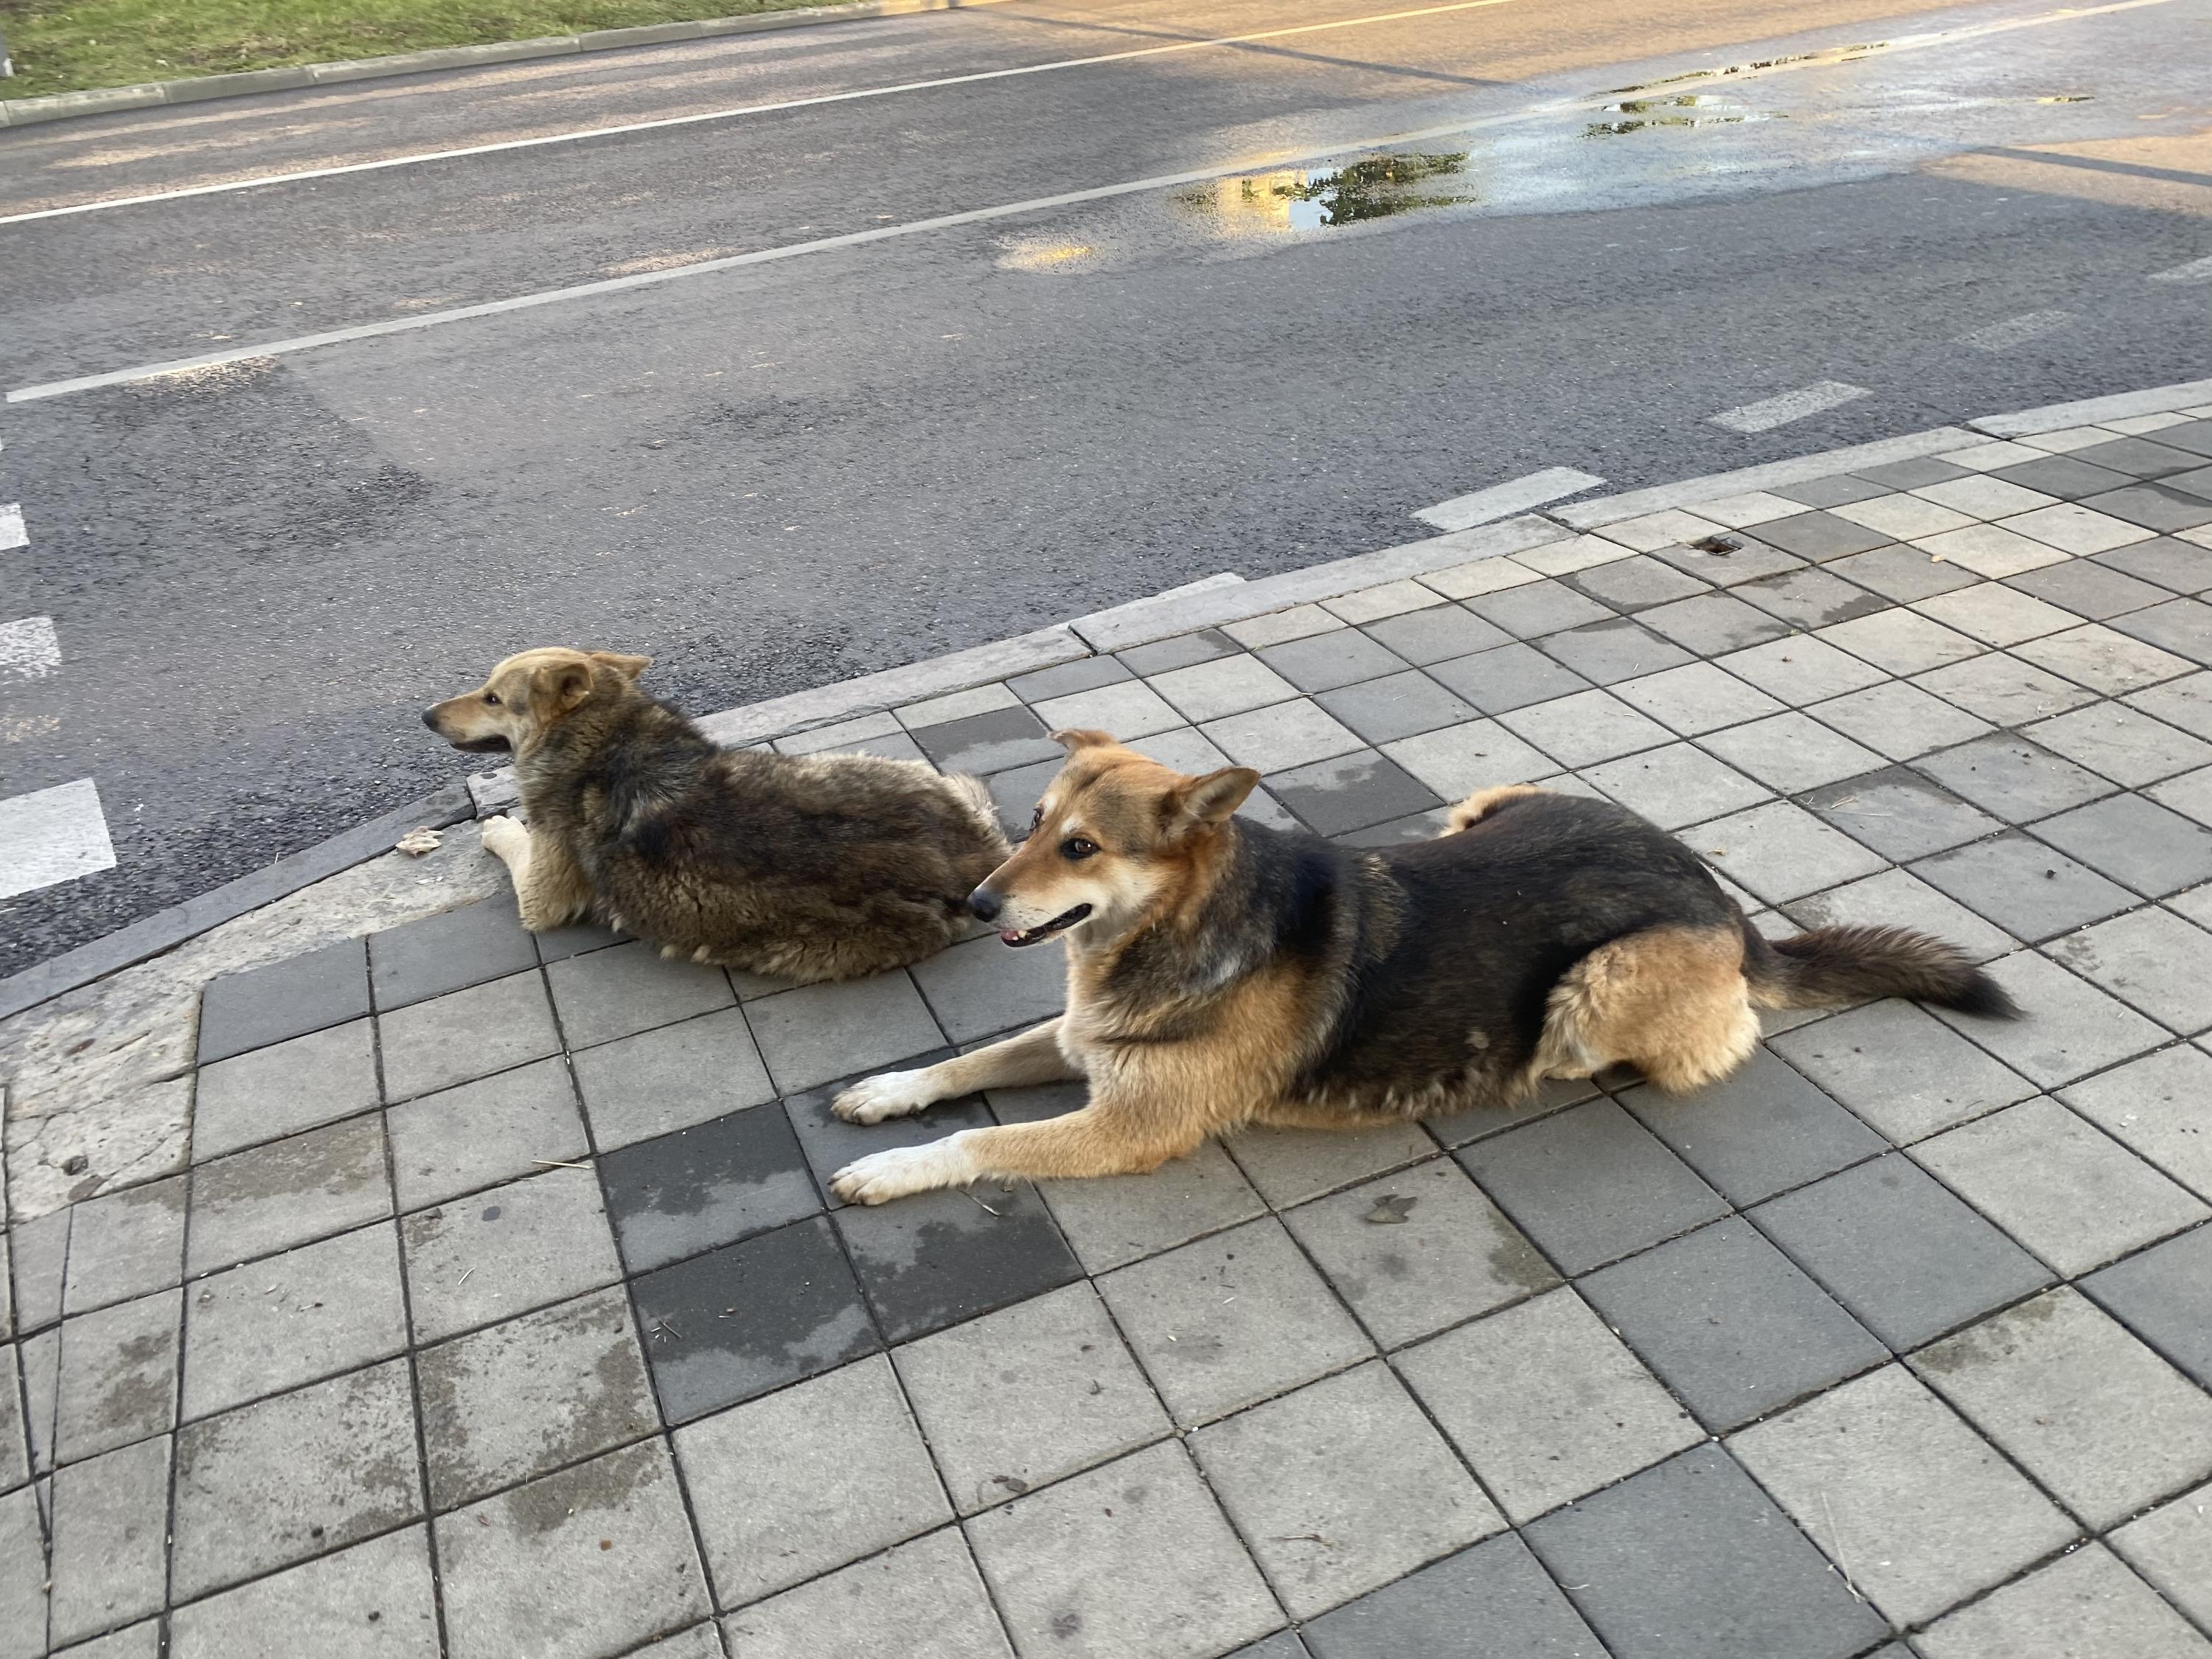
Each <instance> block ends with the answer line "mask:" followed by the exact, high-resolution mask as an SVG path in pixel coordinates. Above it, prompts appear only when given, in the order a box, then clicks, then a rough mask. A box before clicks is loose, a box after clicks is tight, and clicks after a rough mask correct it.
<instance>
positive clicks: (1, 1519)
mask: <svg viewBox="0 0 2212 1659" xmlns="http://www.w3.org/2000/svg"><path fill="white" fill-rule="evenodd" d="M0 1549H4V1550H5V1551H6V1552H7V1559H9V1561H11V1562H15V1563H18V1564H19V1565H18V1567H17V1569H16V1570H15V1571H12V1572H10V1573H9V1575H8V1576H7V1577H5V1578H0V1631H5V1632H8V1639H9V1643H10V1644H12V1645H11V1647H10V1649H9V1653H10V1659H15V1656H24V1659H40V1655H42V1654H43V1653H44V1652H45V1650H46V1591H47V1582H46V1581H47V1574H48V1571H49V1563H48V1560H47V1557H46V1528H45V1526H44V1525H43V1524H42V1522H41V1519H40V1508H39V1495H38V1493H36V1492H33V1491H32V1490H31V1488H29V1487H28V1486H26V1487H24V1488H22V1489H21V1491H19V1492H11V1493H9V1495H8V1496H6V1497H4V1498H0ZM159 1595H160V1591H159V1590H158V1589H157V1590H156V1591H155V1596H156V1598H157V1599H156V1602H155V1605H157V1606H158V1605H159V1600H158V1598H159ZM159 1646H160V1643H159V1641H158V1640H157V1641H156V1643H155V1647H156V1649H158V1648H159Z"/></svg>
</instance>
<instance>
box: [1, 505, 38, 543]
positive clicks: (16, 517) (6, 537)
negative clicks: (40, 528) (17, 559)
mask: <svg viewBox="0 0 2212 1659" xmlns="http://www.w3.org/2000/svg"><path fill="white" fill-rule="evenodd" d="M30 544H31V532H29V531H27V530H26V529H24V528H23V509H22V507H21V506H20V505H18V504H17V503H16V502H14V501H8V502H4V503H0V553H5V552H6V551H8V550H9V549H10V548H15V547H28V546H29V545H30Z"/></svg>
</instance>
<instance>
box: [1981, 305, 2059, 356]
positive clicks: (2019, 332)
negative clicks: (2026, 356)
mask: <svg viewBox="0 0 2212 1659" xmlns="http://www.w3.org/2000/svg"><path fill="white" fill-rule="evenodd" d="M2074 320H2075V319H2074V313H2072V312H2070V311H2030V312H2026V313H2022V314H2021V315H2020V316H2018V317H2008V318H2006V319H2004V320H2003V321H2002V322H2001V323H1991V324H1990V325H1988V326H1987V327H1985V328H1977V329H1970V330H1968V331H1966V333H1964V334H1961V335H1960V336H1958V337H1956V338H1954V340H1953V341H1952V342H1951V343H1952V344H1953V345H1962V346H1972V348H1973V349H1975V350H1976V351H2009V350H2011V349H2013V347H2015V346H2016V345H2026V344H2027V343H2028V342H2029V341H2030V340H2040V339H2041V338H2043V337H2044V336H2045V335H2046V334H2056V333H2057V332H2058V331H2059V330H2060V329H2062V328H2064V327H2066V326H2067V325H2069V324H2070V323H2072V322H2073V321H2074Z"/></svg>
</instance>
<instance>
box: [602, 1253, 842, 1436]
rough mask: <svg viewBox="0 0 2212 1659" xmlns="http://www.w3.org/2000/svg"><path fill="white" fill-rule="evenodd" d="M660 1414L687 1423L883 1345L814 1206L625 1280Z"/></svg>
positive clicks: (676, 1421)
mask: <svg viewBox="0 0 2212 1659" xmlns="http://www.w3.org/2000/svg"><path fill="white" fill-rule="evenodd" d="M630 1288H631V1292H632V1294H633V1295H634V1296H635V1298H636V1301H637V1323H638V1331H639V1334H640V1335H641V1337H642V1338H643V1340H644V1342H645V1355H646V1363H647V1364H649V1365H650V1366H651V1367H652V1368H653V1387H654V1389H656V1390H657V1391H658V1393H659V1396H660V1411H661V1415H662V1416H663V1417H665V1419H667V1420H668V1421H669V1422H671V1423H686V1422H689V1421H690V1420H691V1419H693V1418H695V1417H703V1416H705V1415H706V1414H707V1413H708V1412H711V1411H719V1410H720V1409H721V1408H722V1407H725V1406H733V1405H735V1404H736V1403H737V1402H738V1401H740V1400H750V1399H751V1398H752V1397H753V1396H754V1395H759V1394H766V1393H767V1392H768V1391H769V1389H778V1388H781V1387H782V1386H783V1385H784V1384H785V1383H796V1382H798V1381H799V1379H800V1378H801V1377H805V1376H814V1375H815V1374H816V1373H817V1372H820V1371H826V1370H829V1369H830V1368H831V1367H833V1366H836V1365H842V1364H844V1363H845V1362H846V1361H847V1360H848V1359H857V1358H860V1356H861V1355H862V1354H865V1353H873V1352H875V1351H876V1350H877V1349H878V1348H879V1347H881V1346H883V1344H882V1341H881V1340H880V1339H879V1338H878V1336H877V1335H876V1328H875V1326H874V1325H873V1324H872V1322H870V1320H869V1318H868V1312H867V1305H866V1302H865V1301H864V1300H863V1299H862V1297H861V1295H860V1285H859V1283H858V1282H857V1281H856V1280H855V1279H854V1277H853V1270H852V1268H851V1267H848V1265H847V1264H846V1261H845V1253H844V1251H843V1250H842V1249H840V1248H839V1246H838V1243H837V1238H836V1233H835V1232H834V1231H832V1230H831V1228H830V1225H829V1221H828V1220H827V1219H826V1218H823V1217H821V1216H816V1217H814V1218H812V1219H811V1220H807V1221H801V1222H798V1223H795V1224H794V1225H791V1226H788V1227H784V1228H781V1229H779V1230H777V1231H775V1232H769V1233H761V1234H758V1235H757V1236H756V1237H751V1238H748V1239H744V1240H742V1241H740V1242H739V1243H735V1244H726V1245H724V1246H723V1247H722V1248H721V1249H719V1250H711V1251H709V1252H708V1254H707V1255H698V1256H693V1257H692V1258H691V1259H690V1261H680V1262H678V1263H677V1264H676V1265H675V1266H674V1267H663V1268H661V1269H660V1270H659V1272H657V1273H647V1274H645V1275H644V1276H643V1277H642V1278H640V1279H635V1280H633V1281H632V1282H631V1286H630Z"/></svg>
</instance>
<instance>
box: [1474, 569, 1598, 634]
mask: <svg viewBox="0 0 2212 1659" xmlns="http://www.w3.org/2000/svg"><path fill="white" fill-rule="evenodd" d="M1467 608H1468V610H1470V611H1473V612H1474V614H1475V615H1476V616H1478V617H1482V618H1483V619H1484V620H1485V621H1486V622H1492V623H1497V624H1498V627H1500V628H1502V629H1504V630H1505V631H1506V632H1507V633H1509V634H1510V635H1513V636H1514V637H1515V638H1516V639H1521V640H1532V639H1536V638H1538V637H1540V636H1541V635H1546V634H1556V633H1558V632H1559V631H1560V630H1561V629H1567V628H1579V627H1581V626H1582V625H1583V623H1594V622H1602V621H1603V620H1605V619H1606V618H1607V617H1610V616H1612V615H1613V611H1612V610H1611V609H1610V608H1609V607H1607V606H1606V605H1600V604H1599V603H1598V602H1597V601H1596V600H1595V599H1590V598H1589V597H1588V596H1587V595H1585V594H1582V593H1577V592H1575V591H1574V589H1572V588H1571V587H1569V586H1566V584H1565V583H1564V582H1556V581H1541V582H1526V583H1523V584H1522V586H1519V587H1509V588H1507V589H1505V590H1504V592H1498V593H1485V594H1482V595H1481V596H1480V597H1479V598H1476V599H1469V600H1468V602H1467Z"/></svg>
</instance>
